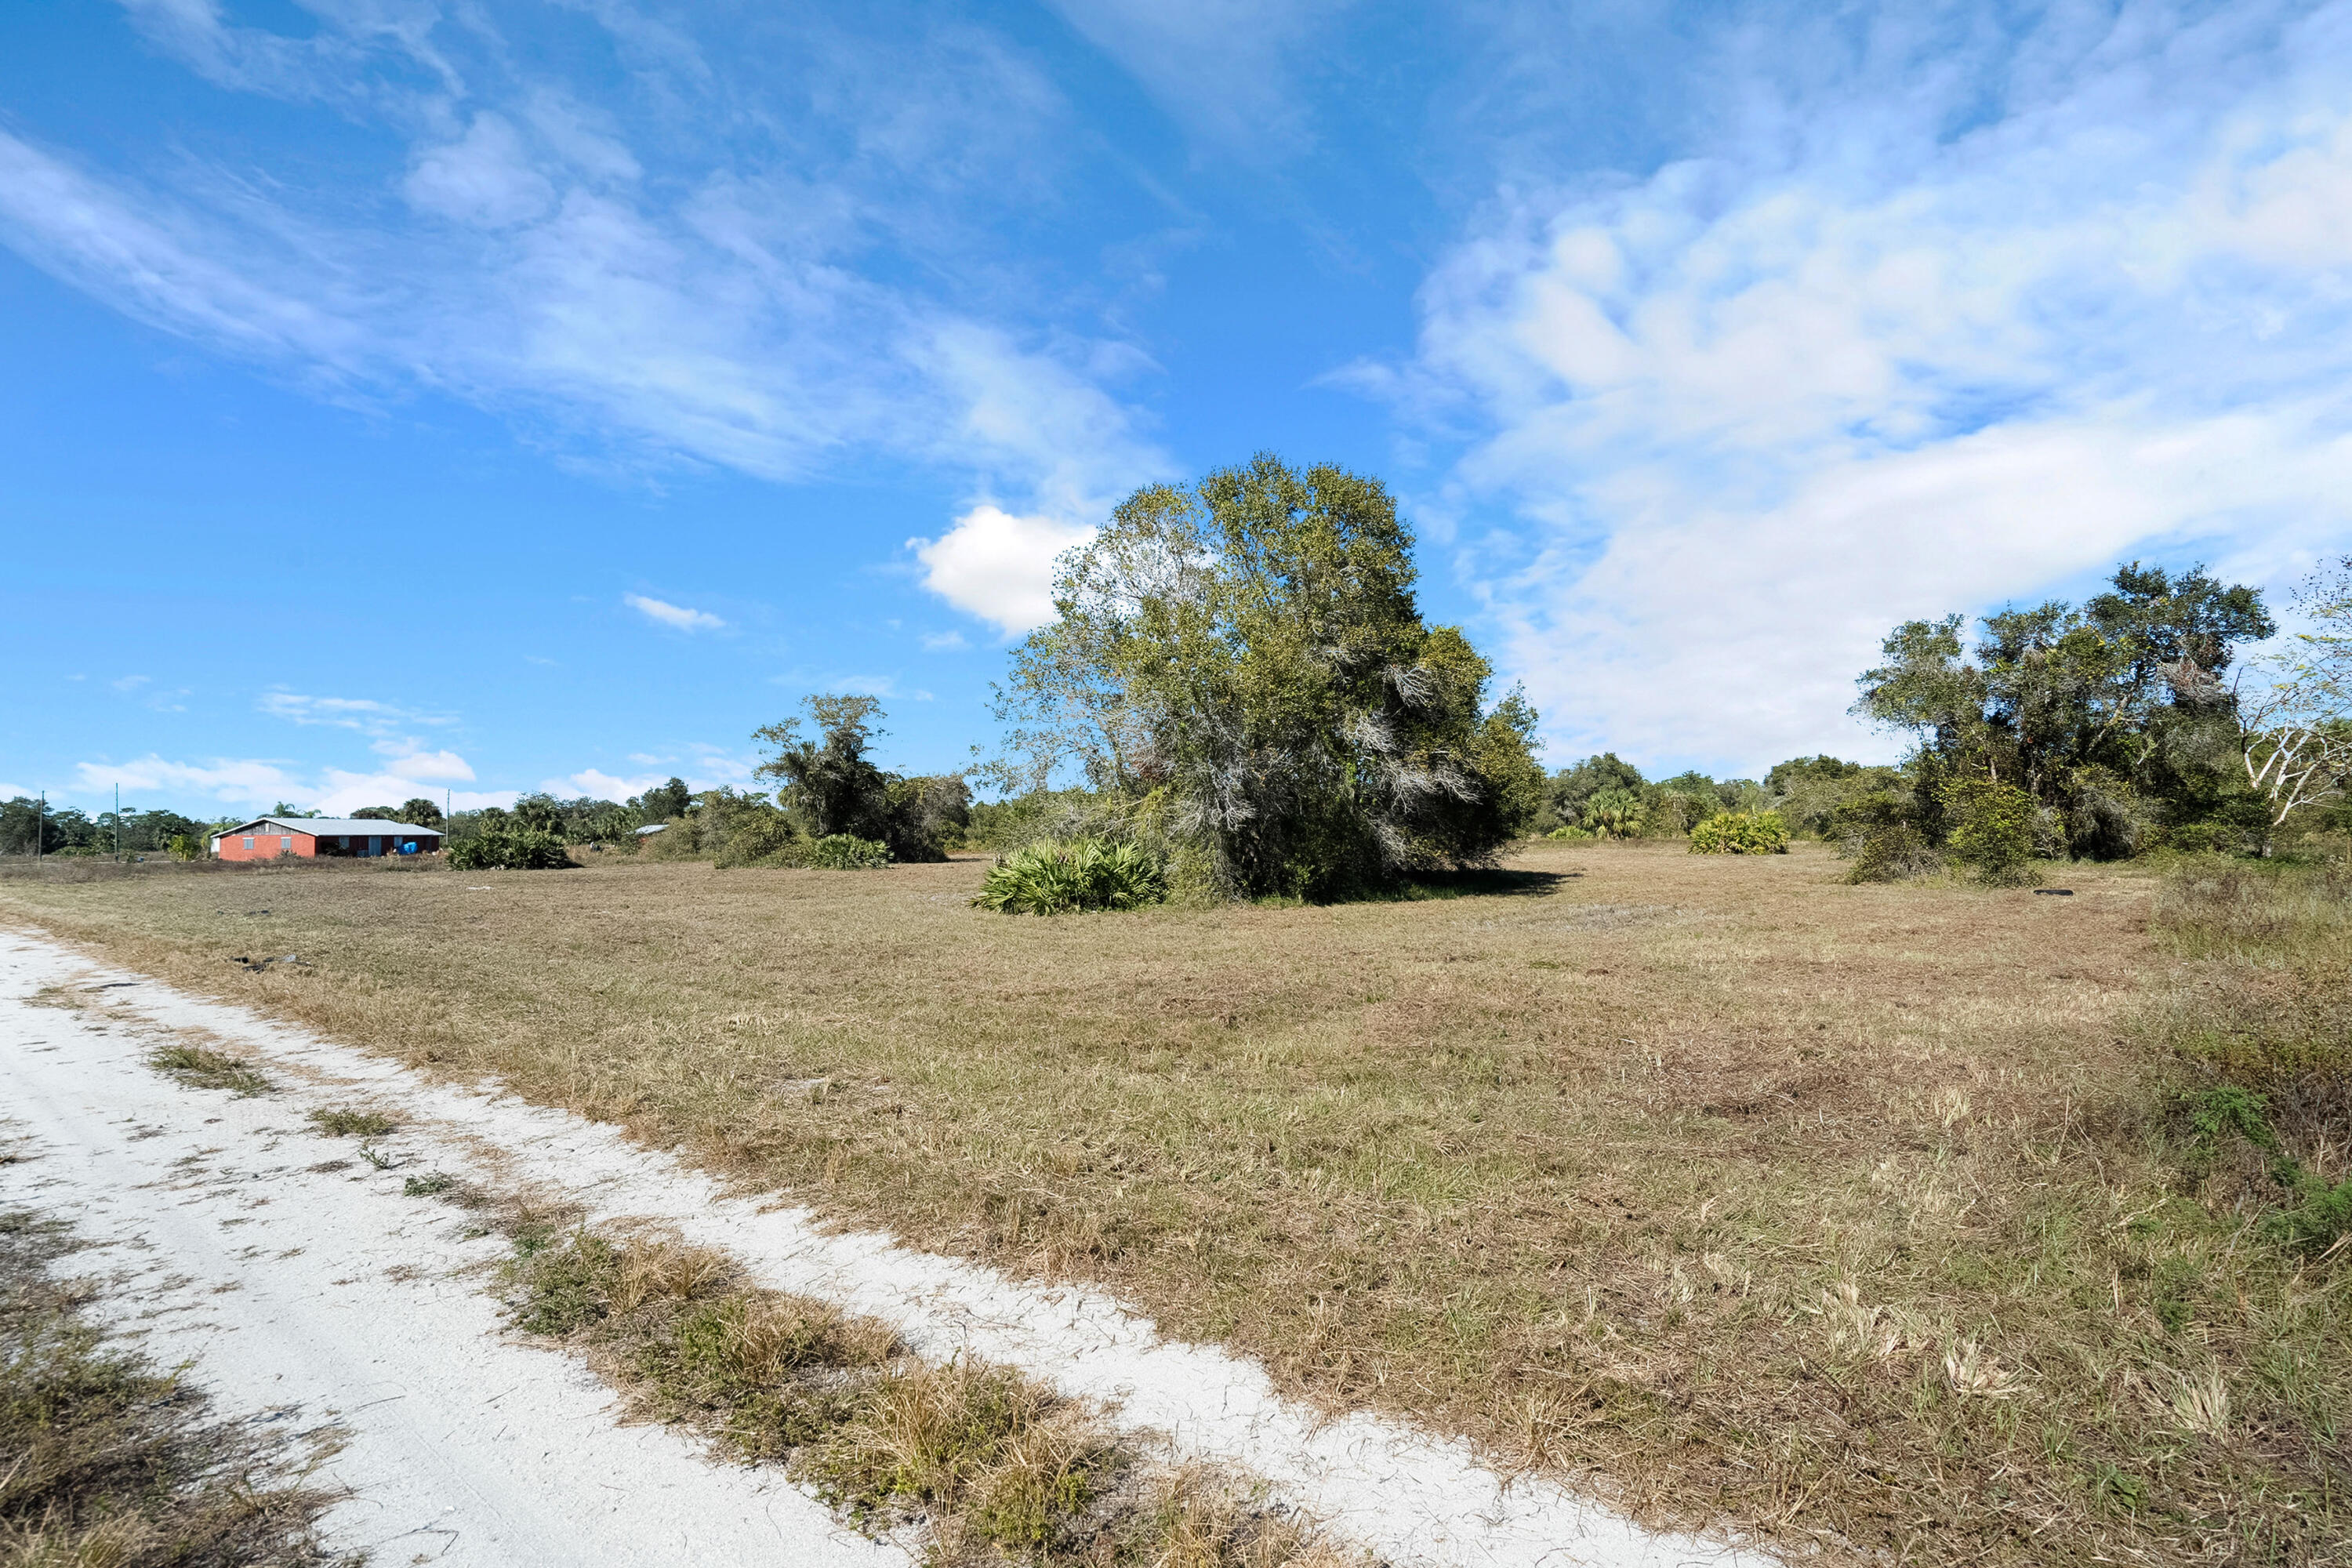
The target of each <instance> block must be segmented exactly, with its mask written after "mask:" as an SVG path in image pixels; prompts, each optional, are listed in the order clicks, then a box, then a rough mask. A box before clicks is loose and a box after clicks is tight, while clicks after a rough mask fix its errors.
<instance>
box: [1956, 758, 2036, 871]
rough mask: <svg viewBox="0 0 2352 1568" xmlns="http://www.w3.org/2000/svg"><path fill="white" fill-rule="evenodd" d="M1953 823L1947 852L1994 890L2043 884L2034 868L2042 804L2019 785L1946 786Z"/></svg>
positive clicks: (1977, 783)
mask: <svg viewBox="0 0 2352 1568" xmlns="http://www.w3.org/2000/svg"><path fill="white" fill-rule="evenodd" d="M1943 805H1944V811H1945V815H1946V816H1947V817H1948V819H1949V821H1950V823H1951V831H1950V833H1948V835H1947V836H1946V837H1945V847H1946V848H1947V849H1948V850H1949V851H1950V853H1951V857H1952V858H1953V859H1955V860H1957V861H1958V862H1959V863H1960V864H1961V865H1963V866H1966V867H1968V868H1970V869H1971V870H1973V871H1975V872H1976V874H1977V875H1978V876H1979V878H1981V879H1983V880H1985V881H1987V882H1990V883H1992V884H1993V885H1994V886H1996V887H2024V886H2027V885H2029V884H2031V883H2032V882H2035V881H2038V880H2040V878H2039V876H2038V875H2037V874H2036V873H2035V871H2034V870H2033V867H2032V859H2033V854H2034V850H2035V847H2036V846H2037V836H2036V833H2035V827H2036V818H2037V817H2038V816H2039V815H2040V813H2041V804H2040V803H2039V802H2038V801H2036V800H2035V799H2034V798H2033V796H2032V795H2028V794H2027V793H2026V792H2025V791H2023V790H2021V789H2020V788H2018V787H2017V786H2016V785H2015V784H2000V783H1996V782H1995V781H1993V780H1990V779H1961V780H1958V781H1956V782H1954V783H1952V784H1947V785H1946V786H1945V787H1944V795H1943Z"/></svg>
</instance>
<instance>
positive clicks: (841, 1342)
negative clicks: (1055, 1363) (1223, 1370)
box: [507, 1229, 1342, 1568]
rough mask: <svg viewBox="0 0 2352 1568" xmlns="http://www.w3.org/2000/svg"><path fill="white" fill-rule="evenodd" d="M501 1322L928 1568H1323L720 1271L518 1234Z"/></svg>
mask: <svg viewBox="0 0 2352 1568" xmlns="http://www.w3.org/2000/svg"><path fill="white" fill-rule="evenodd" d="M507 1281H508V1288H509V1294H508V1310H509V1321H511V1322H512V1323H513V1324H514V1326H515V1327H516V1328H518V1329H520V1330H521V1331H524V1332H525V1333H530V1334H538V1335H542V1336H546V1337H550V1338H557V1339H562V1340H566V1341H568V1342H572V1343H573V1344H575V1345H578V1346H580V1347H581V1348H583V1349H584V1350H585V1351H586V1352H588V1354H589V1357H590V1359H591V1361H592V1363H593V1364H595V1365H597V1366H598V1368H599V1369H600V1370H601V1371H603V1372H604V1373H606V1374H607V1375H608V1376H610V1377H612V1378H613V1379H614V1381H615V1382H616V1383H618V1384H620V1385H621V1386H622V1388H623V1389H624V1391H625V1394H626V1395H627V1397H628V1399H629V1401H630V1403H631V1405H632V1406H633V1407H634V1408H635V1411H636V1412H637V1414H639V1415H643V1416H649V1417H651V1418H654V1419H656V1420H663V1421H670V1422H680V1423H686V1424H688V1425H692V1426H698V1427H699V1428H701V1429H702V1430H704V1431H707V1432H709V1433H710V1434H711V1435H712V1436H715V1437H717V1438H718V1439H719V1441H720V1442H722V1443H724V1444H725V1445H727V1446H728V1447H730V1448H731V1449H733V1450H734V1451H735V1452H736V1453H737V1454H739V1455H740V1456H741V1457H742V1458H745V1459H748V1460H751V1461H754V1462H776V1463H781V1464H782V1465H783V1466H784V1467H785V1468H786V1469H787V1470H788V1471H789V1472H790V1473H791V1474H793V1475H794V1476H796V1477H798V1478H800V1479H803V1480H805V1481H808V1482H810V1483H811V1484H813V1485H814V1486H815V1488H816V1489H817V1490H818V1492H819V1494H820V1495H822V1496H823V1497H824V1499H825V1500H826V1501H828V1502H829V1503H831V1504H832V1505H833V1506H835V1508H838V1509H840V1510H842V1511H843V1512H844V1513H845V1514H846V1515H848V1516H849V1517H850V1518H851V1519H852V1520H853V1521H856V1522H857V1523H858V1524H860V1525H861V1526H864V1527H866V1528H868V1529H877V1530H888V1529H894V1528H897V1527H898V1526H902V1525H905V1524H908V1523H911V1522H914V1521H922V1522H923V1523H925V1524H926V1525H927V1526H928V1527H929V1530H930V1531H931V1532H932V1535H933V1552H932V1561H934V1562H936V1563H940V1564H942V1565H956V1564H971V1565H972V1568H980V1565H982V1564H998V1563H1006V1562H1008V1561H1011V1562H1024V1563H1037V1564H1070V1565H1072V1568H1075V1565H1076V1564H1077V1563H1166V1564H1170V1565H1171V1568H1173V1565H1175V1564H1185V1565H1187V1568H1286V1565H1291V1564H1296V1565H1297V1568H1323V1565H1326V1564H1328V1565H1331V1568H1337V1565H1338V1564H1339V1563H1340V1562H1341V1561H1342V1559H1341V1558H1340V1557H1339V1554H1337V1553H1336V1552H1332V1551H1331V1550H1330V1549H1329V1548H1328V1547H1327V1546H1324V1545H1321V1544H1319V1543H1318V1542H1317V1539H1316V1537H1315V1534H1314V1532H1313V1531H1312V1530H1310V1529H1308V1528H1307V1526H1306V1525H1305V1524H1304V1523H1303V1522H1300V1521H1292V1520H1289V1519H1288V1518H1287V1517H1286V1515H1284V1514H1283V1513H1282V1512H1281V1511H1280V1510H1276V1509H1271V1508H1268V1507H1265V1506H1264V1505H1263V1504H1262V1503H1257V1502H1255V1501H1254V1500H1253V1499H1252V1496H1251V1494H1249V1493H1248V1492H1247V1491H1246V1489H1243V1488H1240V1487H1239V1486H1237V1485H1235V1484H1234V1483H1231V1482H1230V1481H1227V1480H1224V1479H1220V1478H1213V1477H1209V1476H1207V1475H1206V1474H1205V1472H1194V1471H1181V1472H1159V1471H1152V1472H1147V1471H1146V1470H1145V1469H1143V1468H1141V1467H1139V1465H1138V1463H1137V1461H1136V1458H1135V1457H1134V1456H1133V1455H1132V1454H1130V1453H1127V1452H1123V1451H1122V1450H1121V1449H1120V1448H1119V1447H1118V1445H1117V1444H1115V1443H1114V1442H1113V1441H1112V1439H1111V1437H1110V1436H1109V1435H1108V1432H1107V1431H1106V1430H1105V1429H1104V1427H1103V1426H1101V1424H1100V1423H1099V1422H1098V1421H1097V1420H1096V1419H1095V1417H1094V1416H1093V1415H1092V1414H1091V1413H1090V1412H1088V1411H1087V1410H1086V1409H1085V1408H1084V1407H1082V1406H1080V1405H1076V1404H1075V1403H1073V1402H1072V1401H1069V1400H1066V1399H1064V1398H1061V1397H1060V1396H1058V1395H1056V1394H1052V1393H1050V1392H1049V1391H1047V1390H1046V1389H1045V1388H1044V1387H1042V1386H1040V1385H1039V1384H1035V1383H1033V1382H1031V1381H1030V1380H1029V1379H1027V1378H1024V1377H1023V1376H1021V1375H1020V1374H1019V1373H1014V1372H1012V1371H1009V1370H1007V1369H1005V1368H1003V1367H998V1366H992V1365H990V1364H989V1363H985V1362H981V1361H975V1360H971V1359H968V1358H960V1359H958V1360H955V1361H952V1362H950V1363H947V1364H945V1365H935V1364H931V1363H926V1362H924V1361H923V1360H921V1359H920V1358H919V1357H917V1356H915V1355H913V1354H912V1353H910V1352H908V1351H907V1349H906V1348H905V1347H904V1346H903V1345H901V1344H900V1343H899V1342H898V1338H897V1336H896V1335H895V1334H893V1333H892V1332H891V1331H890V1330H889V1329H888V1328H887V1326H885V1325H883V1324H881V1323H879V1322H877V1321H873V1320H872V1319H866V1318H856V1317H852V1316H850V1315H848V1314H846V1313H844V1312H841V1311H839V1310H835V1308H833V1307H831V1306H828V1305H826V1304H825V1303H824V1302H821V1301H816V1300H810V1299H808V1298H806V1297H802V1296H795V1295H792V1294H789V1293H785V1292H781V1291H771V1290H761V1289H753V1288H751V1287H750V1286H748V1285H746V1284H745V1283H744V1282H743V1281H742V1280H741V1279H740V1277H739V1276H738V1275H737V1273H736V1271H735V1269H734V1268H733V1266H732V1265H731V1264H730V1261H729V1260H728V1259H727V1258H725V1257H724V1256H722V1255H720V1254H719V1253H715V1252H710V1251H707V1250H705V1249H702V1248H698V1247H686V1246H681V1245H678V1244H677V1243H671V1242H637V1243H632V1242H622V1241H615V1240H613V1239H611V1238H609V1237H602V1236H598V1235H596V1234H594V1233H593V1232H591V1231H588V1230H585V1229H580V1230H574V1231H572V1232H571V1233H569V1234H566V1235H560V1236H559V1235H551V1234H550V1233H547V1232H544V1231H541V1232H532V1233H526V1234H525V1235H523V1236H521V1237H518V1239H517V1241H516V1244H515V1255H514V1258H513V1259H512V1260H511V1261H510V1262H509V1265H508V1270H507Z"/></svg>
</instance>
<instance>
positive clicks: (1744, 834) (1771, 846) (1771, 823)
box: [1690, 811, 1789, 855]
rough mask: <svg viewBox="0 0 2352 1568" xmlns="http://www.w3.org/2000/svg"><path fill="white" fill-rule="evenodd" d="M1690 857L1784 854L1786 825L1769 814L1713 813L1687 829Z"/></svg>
mask: <svg viewBox="0 0 2352 1568" xmlns="http://www.w3.org/2000/svg"><path fill="white" fill-rule="evenodd" d="M1690 847H1691V853H1692V854H1694V855H1786V854H1787V853H1788V852H1789V825H1788V824H1787V823H1785V822H1782V821H1781V820H1780V817H1779V816H1777V815H1776V814H1774V813H1772V812H1769V811H1724V812H1717V814H1716V815H1715V816H1710V817H1708V818H1707V819H1706V821H1705V822H1702V823H1700V824H1699V825H1698V826H1696V827H1694V828H1692V829H1691V830H1690Z"/></svg>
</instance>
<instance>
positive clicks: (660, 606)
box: [621, 594, 727, 632]
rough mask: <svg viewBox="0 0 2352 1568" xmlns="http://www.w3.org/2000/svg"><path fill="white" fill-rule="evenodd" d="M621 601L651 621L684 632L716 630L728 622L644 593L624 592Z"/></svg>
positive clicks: (705, 612) (706, 612) (707, 613)
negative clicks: (650, 597)
mask: <svg viewBox="0 0 2352 1568" xmlns="http://www.w3.org/2000/svg"><path fill="white" fill-rule="evenodd" d="M621 603H623V604H625V605H628V606H629V608H631V609H633V610H635V611H636V612H637V613H638V614H639V615H641V616H645V617H646V619H647V620H649V621H655V622H658V623H659V624H660V625H662V626H670V627H674V628H675V629H677V630H678V631H682V632H707V631H715V630H717V629H718V628H719V627H720V626H725V625H726V624H727V623H726V622H725V621H722V620H720V619H719V617H718V616H714V615H711V614H710V613H709V612H708V611H706V610H689V609H688V608H687V607H686V606H685V605H673V604H670V603H669V602H668V601H667V600H664V599H649V598H647V597H646V596H645V595H643V594H624V595H621Z"/></svg>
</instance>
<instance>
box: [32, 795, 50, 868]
mask: <svg viewBox="0 0 2352 1568" xmlns="http://www.w3.org/2000/svg"><path fill="white" fill-rule="evenodd" d="M48 836H49V792H48V791H47V790H43V791H42V792H41V804H40V805H37V806H36V807H35V808H34V810H33V864H34V865H36V866H37V865H39V864H40V863H41V840H42V839H44V838H47V837H48Z"/></svg>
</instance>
